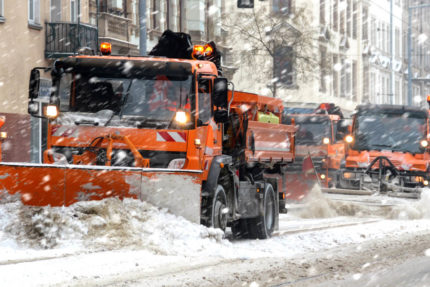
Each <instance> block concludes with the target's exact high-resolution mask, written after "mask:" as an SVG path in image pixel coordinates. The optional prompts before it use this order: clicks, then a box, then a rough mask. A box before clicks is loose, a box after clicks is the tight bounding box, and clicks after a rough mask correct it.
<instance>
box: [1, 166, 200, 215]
mask: <svg viewBox="0 0 430 287" xmlns="http://www.w3.org/2000/svg"><path fill="white" fill-rule="evenodd" d="M199 174H200V172H199V171H192V170H189V171H187V170H185V171H184V170H168V169H149V168H144V169H142V168H128V167H106V166H81V165H51V164H23V163H7V164H6V163H1V164H0V201H3V202H4V201H9V200H12V198H13V199H15V198H19V199H20V200H21V201H22V202H23V203H24V204H26V205H33V206H47V205H50V206H63V205H64V206H68V205H71V204H73V203H76V202H79V201H88V200H101V199H103V198H108V197H118V198H120V199H123V198H139V199H141V200H145V201H148V202H149V203H152V204H154V205H155V206H158V207H162V208H167V209H168V210H169V211H170V212H171V213H173V214H175V215H179V216H183V217H184V218H186V219H188V220H190V221H192V222H195V223H199V222H200V193H201V180H200V178H199Z"/></svg>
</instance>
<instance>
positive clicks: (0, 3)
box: [0, 0, 4, 22]
mask: <svg viewBox="0 0 430 287" xmlns="http://www.w3.org/2000/svg"><path fill="white" fill-rule="evenodd" d="M2 20H3V21H4V1H3V0H0V22H2Z"/></svg>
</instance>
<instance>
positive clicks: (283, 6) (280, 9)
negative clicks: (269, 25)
mask: <svg viewBox="0 0 430 287" xmlns="http://www.w3.org/2000/svg"><path fill="white" fill-rule="evenodd" d="M290 9H291V0H272V11H273V12H275V13H282V14H288V13H289V12H290Z"/></svg>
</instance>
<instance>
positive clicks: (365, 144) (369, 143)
mask: <svg viewBox="0 0 430 287" xmlns="http://www.w3.org/2000/svg"><path fill="white" fill-rule="evenodd" d="M426 122H427V121H426V118H425V117H424V116H423V115H422V114H421V113H383V112H379V113H375V114H369V113H366V114H358V115H357V118H356V122H355V128H354V134H355V143H354V146H353V149H355V150H392V151H400V152H410V153H419V152H420V141H421V140H422V139H423V138H424V136H425V133H426V130H427V128H426ZM421 152H422V151H421Z"/></svg>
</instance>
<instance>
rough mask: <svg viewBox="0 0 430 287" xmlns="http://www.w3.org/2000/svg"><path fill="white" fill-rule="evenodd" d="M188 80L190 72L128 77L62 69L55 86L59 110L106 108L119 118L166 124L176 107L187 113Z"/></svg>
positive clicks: (80, 111)
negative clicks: (57, 93) (57, 85)
mask: <svg viewBox="0 0 430 287" xmlns="http://www.w3.org/2000/svg"><path fill="white" fill-rule="evenodd" d="M191 83H192V76H191V75H185V76H184V75H183V76H177V77H175V76H165V75H155V76H148V77H139V78H129V77H107V76H97V75H94V74H93V73H91V74H85V73H79V74H78V73H64V74H63V75H62V77H61V79H60V81H59V89H58V92H59V98H60V110H61V111H62V112H66V113H67V112H72V113H75V114H97V113H100V112H101V111H105V110H110V111H112V112H113V113H111V114H112V115H117V116H118V117H120V118H121V120H122V121H133V120H135V121H137V120H139V122H140V123H143V125H146V124H145V123H147V125H151V123H157V127H160V128H167V125H168V124H169V123H170V122H171V121H172V119H173V118H174V115H175V113H176V111H178V110H182V111H186V112H188V113H191V110H192V109H191V104H192V101H191V96H190V92H191ZM163 123H164V124H163Z"/></svg>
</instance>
